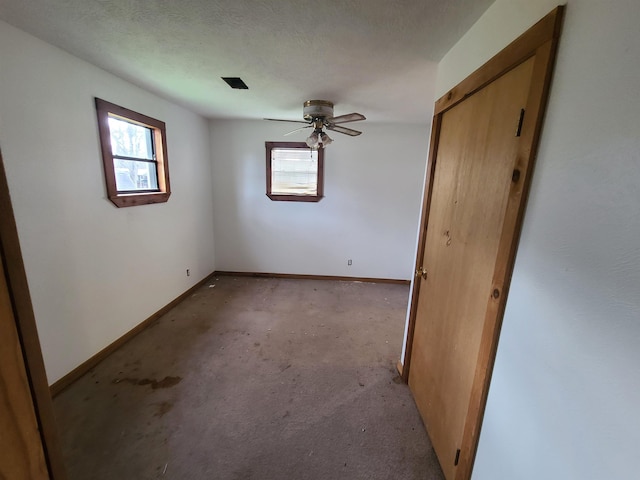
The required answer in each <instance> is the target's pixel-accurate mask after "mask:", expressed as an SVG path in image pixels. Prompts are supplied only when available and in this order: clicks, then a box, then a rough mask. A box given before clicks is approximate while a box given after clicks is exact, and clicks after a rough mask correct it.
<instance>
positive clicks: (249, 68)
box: [0, 0, 493, 123]
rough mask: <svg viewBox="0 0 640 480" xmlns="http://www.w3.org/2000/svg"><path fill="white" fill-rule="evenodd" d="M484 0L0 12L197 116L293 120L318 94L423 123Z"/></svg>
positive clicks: (81, 3) (131, 5) (376, 115)
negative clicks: (233, 83) (232, 82)
mask: <svg viewBox="0 0 640 480" xmlns="http://www.w3.org/2000/svg"><path fill="white" fill-rule="evenodd" d="M492 2H493V0H324V1H322V2H311V1H307V0H272V1H264V0H183V1H177V0H137V1H135V0H0V19H2V20H4V21H5V22H7V23H9V24H11V25H13V26H15V27H18V28H20V29H22V30H25V31H26V32H29V33H31V34H33V35H35V36H36V37H39V38H41V39H42V40H45V41H46V42H48V43H51V44H53V45H56V46H58V47H60V48H62V49H63V50H66V51H68V52H70V53H71V54H73V55H75V56H77V57H80V58H82V59H84V60H86V61H88V62H90V63H93V64H94V65H97V66H99V67H101V68H103V69H105V70H107V71H109V72H112V73H114V74H116V75H118V76H120V77H122V78H124V79H126V80H129V81H131V82H132V83H134V84H137V85H140V86H141V87H143V88H146V89H147V90H150V91H153V92H155V93H157V94H159V95H161V96H163V97H165V98H168V99H170V100H172V101H174V102H176V103H179V104H181V105H184V106H186V107H188V108H190V109H191V110H193V111H196V112H198V113H200V114H202V115H204V116H206V117H211V118H263V117H276V118H287V119H300V118H301V116H302V103H303V101H304V100H308V99H312V98H321V99H326V100H331V101H333V102H334V103H335V104H336V107H335V114H336V115H341V114H344V113H349V112H351V111H357V112H360V113H363V114H364V115H366V116H367V118H368V119H369V120H370V121H384V122H406V123H427V122H428V121H429V115H428V111H429V108H430V105H432V103H433V98H432V97H431V93H430V92H432V91H433V85H432V82H434V81H435V71H436V65H437V62H438V61H439V60H440V59H441V58H442V56H443V55H444V54H445V53H446V52H447V50H448V49H449V48H450V47H451V46H452V45H453V44H454V43H455V42H456V41H457V40H458V39H459V38H460V37H461V36H462V35H463V34H464V32H466V30H468V28H469V27H470V26H471V25H472V24H473V23H474V22H475V21H476V20H477V19H478V18H479V17H480V15H482V13H483V12H484V11H485V10H486V9H487V8H488V7H489V5H490V4H491V3H492ZM235 76H237V77H241V78H242V79H243V80H244V81H245V82H246V83H247V85H248V86H249V90H232V89H231V88H230V87H229V86H228V85H227V84H226V83H224V82H223V81H222V80H221V79H220V77H235Z"/></svg>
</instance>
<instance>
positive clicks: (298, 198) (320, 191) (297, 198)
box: [264, 142, 324, 202]
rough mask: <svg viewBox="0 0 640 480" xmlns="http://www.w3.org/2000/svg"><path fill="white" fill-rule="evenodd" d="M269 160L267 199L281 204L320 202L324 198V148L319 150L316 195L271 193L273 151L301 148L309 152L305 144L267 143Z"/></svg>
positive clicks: (267, 158)
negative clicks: (276, 149) (275, 149)
mask: <svg viewBox="0 0 640 480" xmlns="http://www.w3.org/2000/svg"><path fill="white" fill-rule="evenodd" d="M264 144H265V149H266V160H267V197H269V198H270V199H271V200H274V201H281V202H319V201H320V200H322V198H323V197H324V148H322V147H321V148H319V149H318V188H317V194H316V195H278V194H273V193H271V173H272V172H271V150H272V149H274V148H299V149H305V150H309V146H308V145H307V144H306V143H305V142H265V143H264Z"/></svg>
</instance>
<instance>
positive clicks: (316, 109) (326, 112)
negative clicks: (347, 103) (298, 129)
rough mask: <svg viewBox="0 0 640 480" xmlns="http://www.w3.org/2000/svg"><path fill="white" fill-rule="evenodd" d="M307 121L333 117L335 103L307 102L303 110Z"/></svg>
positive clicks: (324, 101) (322, 101)
mask: <svg viewBox="0 0 640 480" xmlns="http://www.w3.org/2000/svg"><path fill="white" fill-rule="evenodd" d="M302 113H303V117H304V119H305V120H313V119H316V118H322V119H324V118H331V117H333V103H332V102H329V101H327V100H307V101H306V102H304V106H303V109H302Z"/></svg>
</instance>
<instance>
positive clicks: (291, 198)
mask: <svg viewBox="0 0 640 480" xmlns="http://www.w3.org/2000/svg"><path fill="white" fill-rule="evenodd" d="M267 197H269V198H270V199H271V200H273V201H275V202H319V201H320V200H322V199H323V198H324V196H318V195H274V194H270V193H267Z"/></svg>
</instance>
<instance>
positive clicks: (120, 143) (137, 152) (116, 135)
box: [109, 115, 153, 160]
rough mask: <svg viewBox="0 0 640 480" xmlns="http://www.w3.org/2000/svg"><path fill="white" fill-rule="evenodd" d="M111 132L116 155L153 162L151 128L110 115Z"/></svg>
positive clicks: (112, 147)
mask: <svg viewBox="0 0 640 480" xmlns="http://www.w3.org/2000/svg"><path fill="white" fill-rule="evenodd" d="M109 131H110V133H111V149H112V151H113V154H114V155H117V156H123V157H135V158H145V159H147V160H153V139H152V138H153V137H152V132H151V129H150V128H147V127H143V126H142V125H136V124H134V123H131V122H127V121H124V120H121V119H119V118H115V117H113V116H111V115H110V116H109Z"/></svg>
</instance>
